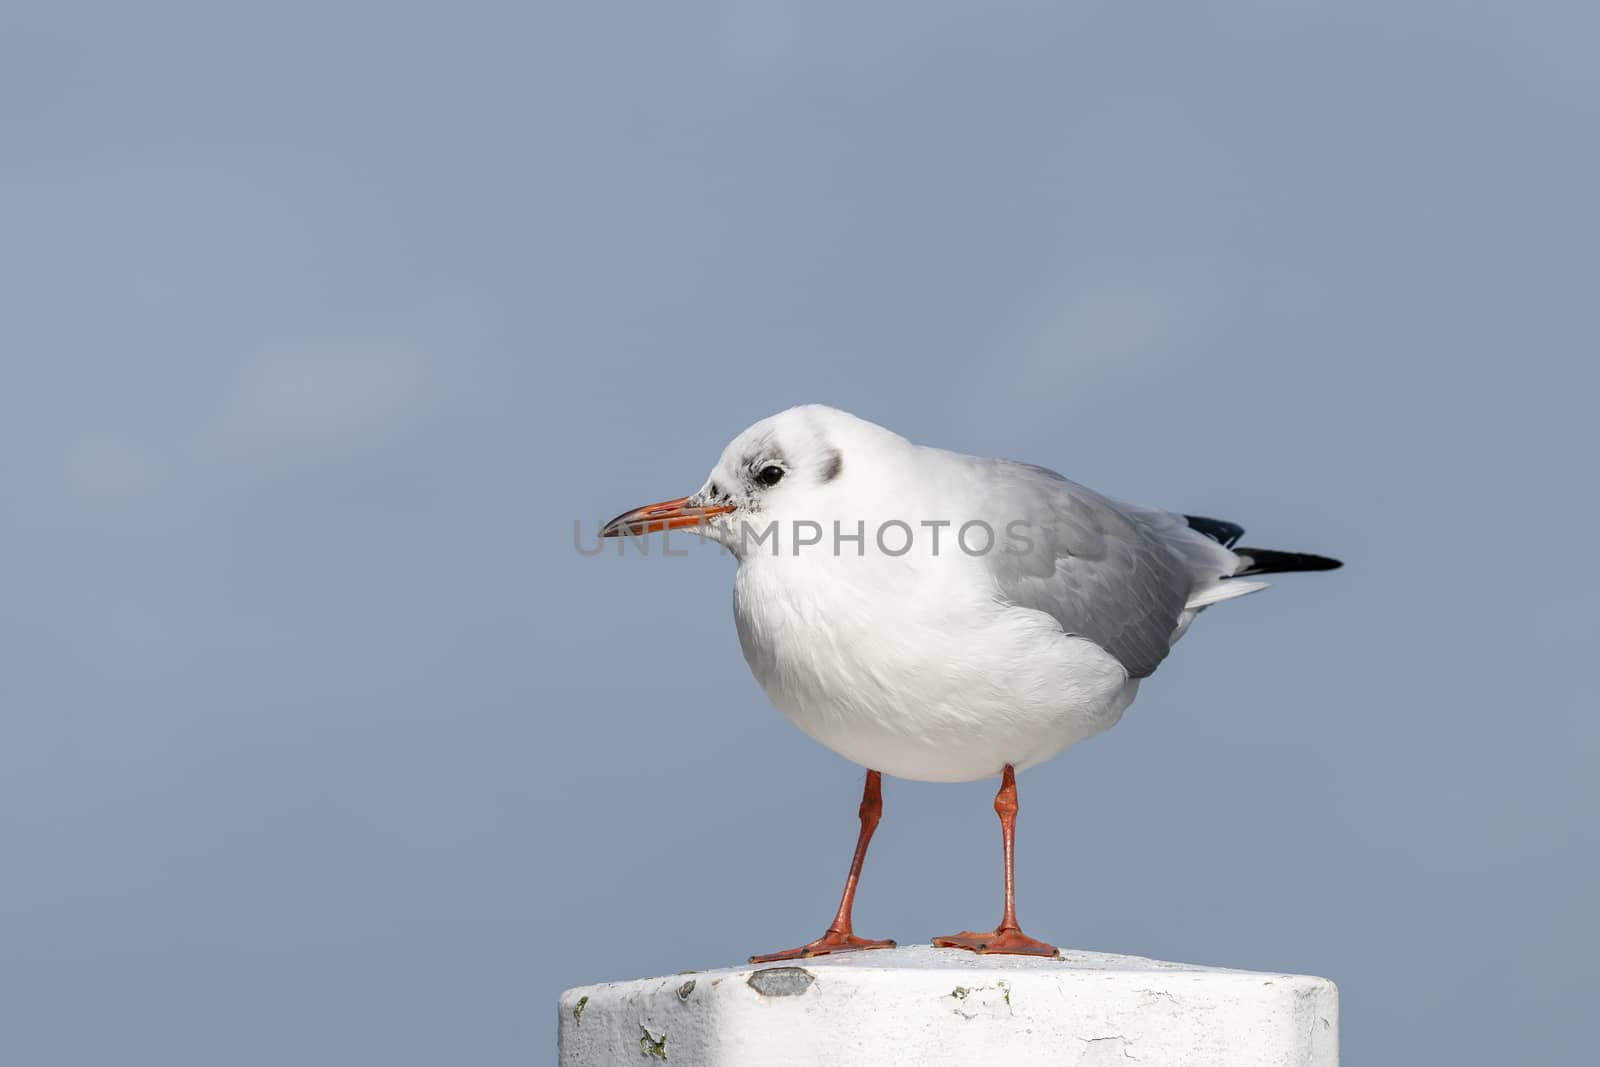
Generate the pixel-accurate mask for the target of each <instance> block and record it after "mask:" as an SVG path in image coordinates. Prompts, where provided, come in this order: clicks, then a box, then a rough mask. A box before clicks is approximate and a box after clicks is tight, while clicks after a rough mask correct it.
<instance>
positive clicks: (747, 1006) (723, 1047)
mask: <svg viewBox="0 0 1600 1067" xmlns="http://www.w3.org/2000/svg"><path fill="white" fill-rule="evenodd" d="M663 1060H664V1061H666V1062H667V1063H671V1064H681V1065H685V1067H697V1065H706V1067H721V1065H734V1064H737V1065H739V1067H767V1065H780V1064H781V1065H789V1064H795V1065H800V1064H807V1065H809V1064H828V1065H837V1067H855V1065H858V1064H859V1065H872V1067H888V1065H893V1064H919V1065H921V1064H935V1065H937V1064H963V1065H967V1064H994V1065H997V1067H998V1065H1007V1067H1009V1065H1013V1064H1016V1065H1022V1064H1051V1065H1054V1067H1060V1065H1082V1067H1090V1065H1105V1064H1116V1065H1117V1067H1132V1065H1134V1064H1171V1065H1180V1064H1181V1065H1183V1067H1267V1065H1269V1064H1270V1065H1272V1067H1335V1065H1337V1063H1338V1062H1339V994H1338V990H1337V989H1335V988H1334V985H1333V983H1332V982H1330V981H1328V980H1327V979H1325V978H1310V977H1306V976H1304V975H1292V974H1271V973H1257V972H1254V971H1230V970H1224V969H1221V968H1217V967H1195V966H1190V965H1188V964H1182V963H1164V962H1161V961H1160V960H1147V959H1143V958H1141V957H1138V956H1112V955H1106V954H1104V953H1098V952H1066V953H1065V955H1064V957H1063V958H1062V959H1060V960H1041V959H1031V958H1027V957H1022V956H977V955H974V954H972V953H970V952H964V951H962V950H960V949H936V948H933V947H931V946H927V945H912V946H908V947H905V948H898V949H889V950H879V951H873V952H856V953H849V954H843V955H838V956H823V957H820V958H818V959H814V960H804V961H800V962H799V963H798V964H797V965H793V966H785V965H781V964H768V965H764V966H760V967H753V966H752V967H732V968H727V969H724V970H716V971H703V972H700V973H697V974H679V975H672V976H670V977H665V978H644V979H640V980H637V981H631V982H608V983H605V984H602V985H592V986H583V987H581V988H578V989H569V990H567V992H565V993H563V994H562V995H561V1005H560V1062H561V1065H562V1067H600V1065H602V1064H605V1065H610V1064H646V1065H648V1064H651V1063H659V1062H661V1061H663Z"/></svg>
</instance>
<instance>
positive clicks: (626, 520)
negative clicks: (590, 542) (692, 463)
mask: <svg viewBox="0 0 1600 1067" xmlns="http://www.w3.org/2000/svg"><path fill="white" fill-rule="evenodd" d="M732 510H733V506H732V505H731V504H712V505H709V506H706V507H695V506H691V505H690V504H689V498H688V497H686V496H680V497H678V498H677V499H676V500H663V501H662V502H661V503H659V504H646V505H645V506H644V507H642V508H634V509H633V510H632V511H625V512H623V513H622V514H621V515H618V516H617V517H616V518H614V519H612V520H611V521H610V522H608V523H606V524H605V525H604V526H602V527H600V536H601V537H626V536H629V535H639V534H651V533H657V532H658V531H661V530H681V529H684V528H686V527H690V526H699V525H701V524H702V523H704V522H705V521H706V520H707V519H709V518H711V517H712V516H714V515H724V514H726V513H728V512H730V511H732Z"/></svg>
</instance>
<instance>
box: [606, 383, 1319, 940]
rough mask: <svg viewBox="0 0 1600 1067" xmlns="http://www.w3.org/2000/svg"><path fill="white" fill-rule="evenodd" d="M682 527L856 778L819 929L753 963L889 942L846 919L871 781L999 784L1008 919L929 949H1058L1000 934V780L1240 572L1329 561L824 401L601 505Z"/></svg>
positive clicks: (1007, 927) (873, 807)
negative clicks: (628, 503) (855, 803)
mask: <svg viewBox="0 0 1600 1067" xmlns="http://www.w3.org/2000/svg"><path fill="white" fill-rule="evenodd" d="M686 527H696V528H698V529H700V530H701V531H703V533H704V535H705V536H707V537H709V538H711V539H713V540H716V541H718V542H720V543H721V544H723V545H725V546H727V547H728V548H729V549H730V550H731V551H732V553H733V554H734V556H736V557H737V559H738V562H739V571H738V575H737V577H736V578H735V580H734V596H733V613H734V620H735V622H736V624H737V626H738V631H739V643H740V645H741V646H742V648H743V649H744V656H745V660H746V661H747V662H748V663H749V664H750V669H751V671H753V672H754V673H755V676H756V678H757V680H758V681H759V682H760V683H761V687H762V688H763V689H764V690H765V691H766V693H767V696H768V697H769V698H770V699H771V700H772V702H773V703H774V704H776V705H777V706H778V708H779V709H780V710H781V711H783V713H784V714H785V715H787V716H788V717H789V718H790V719H791V720H792V721H793V722H794V723H795V725H797V726H799V727H800V729H802V730H804V731H805V732H806V733H807V734H809V735H810V736H811V737H812V738H814V739H815V740H817V741H820V742H821V743H822V744H824V745H826V746H828V747H829V748H831V749H833V750H834V751H835V752H837V753H839V754H840V755H841V756H843V757H845V758H846V759H848V760H851V761H853V762H855V763H858V764H860V765H862V766H863V767H866V768H867V769H868V770H867V782H866V789H865V792H864V795H863V797H862V802H861V810H860V816H861V831H860V836H859V838H858V840H857V843H856V850H855V856H854V859H853V860H852V862H851V865H850V874H849V877H848V879H847V880H846V882H845V889H844V895H843V898H842V899H841V900H840V903H839V910H838V914H837V915H836V916H835V918H834V921H833V923H832V925H830V926H829V927H828V930H827V932H826V933H825V934H824V935H823V936H822V937H820V938H818V939H817V940H816V941H812V942H810V943H809V944H806V945H802V946H800V947H798V948H794V949H789V950H787V951H784V952H775V953H770V954H767V955H762V956H755V957H752V958H751V962H766V961H769V960H780V959H796V958H801V957H806V956H815V955H822V954H825V953H829V952H837V951H841V950H844V949H861V948H883V947H889V946H891V945H892V944H893V942H891V941H873V940H868V939H865V938H860V937H857V936H856V935H855V933H854V931H853V929H852V926H851V908H852V905H853V903H854V898H855V889H856V884H857V881H858V879H859V878H860V875H861V865H862V862H863V860H864V859H865V856H866V851H867V845H868V842H869V841H870V840H871V838H872V833H873V830H874V829H875V828H876V827H877V823H878V818H879V815H880V813H881V811H882V799H881V774H889V775H893V776H895V777H899V778H911V779H916V780H920V781H932V782H962V781H972V780H974V779H978V778H986V777H990V776H992V775H1000V776H1001V786H1000V791H999V794H998V795H997V796H996V797H995V811H996V812H997V813H998V814H999V816H1000V823H1001V832H1002V840H1003V844H1004V855H1005V913H1004V917H1003V918H1002V919H1001V922H1000V925H999V927H997V928H996V929H995V930H993V931H990V932H982V933H974V932H971V931H968V932H964V933H960V934H956V935H953V936H950V937H941V938H936V939H935V940H934V943H935V944H936V945H941V946H947V947H955V948H966V949H971V950H973V951H976V952H1007V953H1023V954H1028V955H1043V956H1054V955H1057V954H1058V950H1057V949H1056V948H1055V947H1054V946H1053V945H1048V944H1046V943H1044V942H1042V941H1037V940H1035V939H1033V938H1031V937H1028V936H1027V935H1025V934H1024V933H1023V932H1022V930H1021V929H1020V928H1019V927H1018V925H1017V919H1016V908H1015V903H1014V894H1013V889H1012V885H1013V874H1012V872H1013V862H1012V857H1013V847H1014V846H1013V842H1014V835H1015V827H1016V816H1017V788H1016V775H1015V772H1016V771H1017V770H1021V769H1024V768H1027V767H1030V766H1032V765H1034V764H1036V763H1040V762H1042V761H1044V760H1047V759H1049V758H1050V757H1052V756H1054V755H1056V754H1057V753H1059V752H1061V751H1062V750H1063V749H1065V748H1066V747H1067V746H1068V745H1071V744H1073V743H1074V742H1077V741H1082V740H1083V739H1084V738H1086V737H1090V736H1092V735H1094V734H1097V733H1099V732H1100V731H1102V730H1105V729H1107V728H1108V727H1110V726H1113V725H1115V724H1116V722H1117V720H1118V719H1119V718H1121V716H1122V713H1123V711H1124V710H1125V709H1126V708H1127V706H1128V705H1129V703H1131V702H1132V701H1133V698H1134V696H1135V694H1136V693H1137V692H1138V690H1139V683H1140V681H1141V680H1142V679H1144V678H1146V677H1148V676H1149V675H1150V674H1151V673H1152V672H1154V671H1155V669H1156V667H1158V666H1159V665H1160V663H1161V661H1162V660H1163V659H1165V658H1166V656H1167V653H1168V652H1169V651H1170V650H1171V648H1172V645H1173V642H1175V641H1177V639H1178V638H1179V637H1181V636H1183V633H1184V631H1185V630H1186V629H1188V626H1189V624H1190V622H1191V621H1193V619H1194V617H1195V615H1197V614H1198V613H1199V612H1200V611H1201V610H1202V609H1204V608H1206V607H1209V606H1210V605H1212V604H1216V603H1218V602H1220V601H1223V600H1229V599H1232V598H1233V597H1237V596H1242V595H1243V594H1245V593H1251V592H1254V591H1256V590H1258V589H1261V588H1263V587H1264V586H1265V584H1266V583H1264V582H1256V581H1248V580H1243V579H1245V578H1246V576H1249V575H1258V574H1270V573H1276V572H1283V571H1305V570H1327V569H1331V568H1334V567H1337V566H1339V563H1338V561H1337V560H1332V559H1328V558H1325V557H1323V556H1314V555H1307V554H1303V553H1295V552H1276V551H1269V550H1264V549H1255V548H1243V547H1235V546H1236V543H1237V541H1238V538H1239V536H1240V534H1242V533H1243V532H1244V531H1243V530H1242V529H1241V528H1240V527H1238V526H1236V525H1234V524H1233V523H1230V522H1223V521H1220V520H1216V519H1206V518H1200V517H1197V516H1185V515H1178V514H1174V513H1172V512H1166V511H1156V510H1152V509H1149V508H1141V507H1136V506H1134V505H1130V504H1124V503H1121V502H1119V501H1116V500H1112V499H1111V498H1109V497H1105V496H1102V495H1100V494H1099V493H1096V492H1094V491H1093V490H1091V489H1087V488H1085V487H1084V486H1081V485H1078V484H1077V483H1075V482H1071V481H1068V480H1067V479H1066V478H1063V477H1062V476H1061V475H1059V474H1056V473H1055V472H1054V471H1051V470H1046V469H1045V468H1043V467H1035V466H1030V465H1028V464H1025V463H1017V462H1013V461H1010V460H1000V459H980V458H977V457H975V456H965V455H961V454H959V453H955V452H946V451H943V450H941V449H937V448H928V447H924V446H921V445H915V444H912V443H911V442H910V441H907V440H906V439H905V438H903V437H900V436H899V435H897V434H894V433H892V432H890V431H889V430H886V429H884V428H883V427H881V426H877V425H874V424H873V423H870V422H867V421H865V420H863V419H859V418H856V417H855V416H853V415H850V414H847V413H846V412H843V411H838V410H836V409H834V408H829V407H823V406H820V405H807V406H803V407H797V408H791V409H790V410H788V411H784V412H780V413H779V414H777V415H774V416H772V417H771V418H768V419H763V420H762V421H760V422H758V423H756V424H755V425H754V426H751V427H750V428H749V429H748V430H745V431H744V432H743V433H741V434H740V435H739V436H738V437H736V438H734V439H733V442H732V443H731V444H729V445H728V447H727V448H726V449H725V450H724V451H723V453H722V458H721V459H719V460H718V461H717V465H716V467H715V468H713V469H712V471H711V476H710V477H709V478H707V479H706V482H705V484H704V485H703V486H701V487H700V489H699V491H698V492H696V493H694V494H693V495H691V496H687V497H683V498H680V499H677V500H669V501H665V502H663V503H660V504H652V505H649V506H648V507H643V508H638V509H636V510H634V511H630V512H627V513H626V514H623V515H619V516H618V517H617V518H615V519H613V520H612V521H611V522H609V523H607V524H606V526H605V527H604V529H603V534H604V535H605V536H612V537H614V536H620V535H624V534H645V533H653V532H657V531H661V530H671V529H682V528H686ZM880 772H881V773H880Z"/></svg>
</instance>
